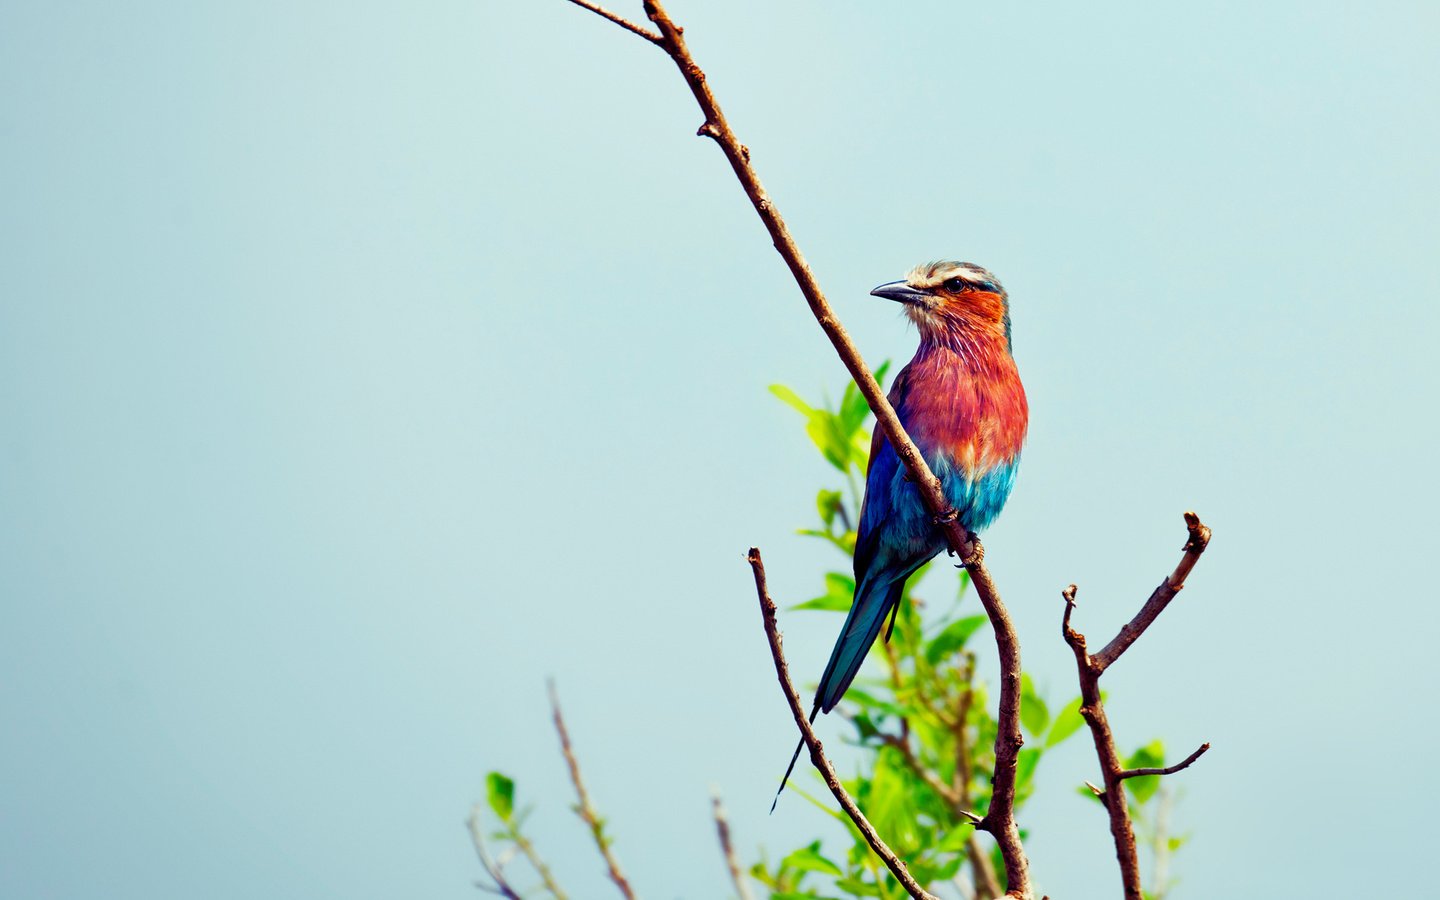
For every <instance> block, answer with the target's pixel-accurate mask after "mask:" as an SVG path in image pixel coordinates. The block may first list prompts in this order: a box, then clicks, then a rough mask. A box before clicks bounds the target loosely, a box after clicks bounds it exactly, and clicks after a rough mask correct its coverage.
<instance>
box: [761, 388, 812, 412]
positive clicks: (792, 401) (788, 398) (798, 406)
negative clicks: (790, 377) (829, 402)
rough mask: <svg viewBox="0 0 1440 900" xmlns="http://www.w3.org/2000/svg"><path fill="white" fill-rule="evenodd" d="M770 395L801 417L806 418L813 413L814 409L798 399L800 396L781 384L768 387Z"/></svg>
mask: <svg viewBox="0 0 1440 900" xmlns="http://www.w3.org/2000/svg"><path fill="white" fill-rule="evenodd" d="M770 393H772V394H774V395H775V396H777V397H779V398H780V399H781V400H782V401H783V402H784V403H785V404H786V405H787V406H789V407H790V408H791V409H794V410H795V411H796V412H798V413H800V414H801V415H805V416H808V415H810V414H811V413H813V412H815V407H813V406H811V405H810V404H808V403H806V402H805V401H804V400H801V399H800V395H799V394H797V393H795V392H794V391H792V390H791V389H790V388H788V387H786V386H785V385H783V384H772V385H770Z"/></svg>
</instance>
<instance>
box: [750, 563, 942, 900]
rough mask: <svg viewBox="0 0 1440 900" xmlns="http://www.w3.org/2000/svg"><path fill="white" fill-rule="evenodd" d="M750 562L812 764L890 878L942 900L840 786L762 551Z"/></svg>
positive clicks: (920, 895) (920, 897)
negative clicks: (795, 679)
mask: <svg viewBox="0 0 1440 900" xmlns="http://www.w3.org/2000/svg"><path fill="white" fill-rule="evenodd" d="M746 560H747V561H748V562H749V563H750V569H751V570H752V571H753V572H754V574H755V593H756V594H757V595H758V597H759V600H760V615H761V617H762V619H763V620H764V623H765V637H766V638H767V639H768V640H769V641H770V656H771V658H772V659H773V660H774V661H775V674H776V676H777V677H778V678H779V679H780V689H781V690H782V691H783V692H784V694H785V700H786V701H787V702H788V703H789V704H790V713H791V715H792V716H794V717H795V725H796V727H798V728H799V729H800V735H801V737H802V738H804V740H805V746H806V747H807V748H809V750H810V761H811V762H812V763H814V764H815V768H817V769H819V770H820V774H821V775H822V776H823V777H824V778H825V786H826V787H828V788H830V793H832V794H834V795H835V799H836V800H837V801H838V802H839V803H840V807H841V808H842V809H844V810H845V814H846V815H847V816H849V817H850V821H852V822H854V823H855V827H856V828H858V829H859V830H860V834H861V835H862V836H863V837H864V838H865V842H866V843H867V844H869V845H870V849H871V850H873V851H875V855H876V856H878V857H880V859H881V861H883V862H884V863H885V867H886V868H887V869H889V870H890V874H892V875H894V876H895V879H896V880H897V881H899V882H900V885H901V886H902V887H904V888H905V891H906V892H907V893H908V894H909V895H910V896H911V897H914V898H916V900H938V898H936V897H935V895H934V894H931V893H929V892H928V891H926V890H925V889H924V888H923V887H921V886H920V884H919V883H918V882H917V881H916V880H915V877H914V876H913V875H911V874H910V870H909V869H908V868H906V867H905V863H904V862H902V861H901V859H900V858H899V857H898V856H896V855H895V851H893V850H891V849H890V848H889V847H888V846H887V845H886V844H885V841H884V840H882V839H881V838H880V835H879V834H878V833H877V832H876V831H875V826H874V825H871V824H870V820H869V819H866V818H865V814H864V813H862V812H861V811H860V807H858V806H856V805H855V801H854V800H852V799H851V798H850V794H849V793H848V792H847V791H846V790H845V787H844V785H842V784H841V783H840V776H839V775H838V774H836V772H835V767H834V766H833V765H831V764H830V760H829V758H828V757H826V756H825V750H824V748H823V747H822V746H821V745H820V739H819V738H817V737H816V736H815V729H813V728H811V727H810V719H809V717H807V716H806V715H805V709H804V708H803V707H802V706H801V705H800V695H799V694H797V693H795V685H794V683H792V682H791V681H790V669H789V667H788V666H787V665H786V663H785V651H784V649H783V648H782V646H781V645H782V644H783V638H781V636H780V629H779V626H777V625H776V624H775V601H773V600H771V599H770V591H769V588H767V587H766V584H765V563H764V561H763V560H761V558H760V550H759V548H757V547H751V548H750V553H749V554H748V555H747V556H746Z"/></svg>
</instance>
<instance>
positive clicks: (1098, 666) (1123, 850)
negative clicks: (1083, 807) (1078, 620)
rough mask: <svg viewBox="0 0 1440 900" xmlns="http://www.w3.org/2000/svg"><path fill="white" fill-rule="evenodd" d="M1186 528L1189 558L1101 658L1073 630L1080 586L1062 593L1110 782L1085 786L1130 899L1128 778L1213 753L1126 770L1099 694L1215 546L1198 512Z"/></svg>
mask: <svg viewBox="0 0 1440 900" xmlns="http://www.w3.org/2000/svg"><path fill="white" fill-rule="evenodd" d="M1185 526H1186V528H1187V529H1188V531H1189V533H1190V538H1189V540H1188V541H1186V543H1185V547H1184V556H1182V557H1181V559H1180V564H1179V565H1178V566H1176V567H1175V571H1174V573H1173V574H1171V575H1170V576H1168V577H1167V578H1166V579H1165V580H1164V581H1163V582H1161V584H1160V586H1159V587H1157V588H1156V589H1155V591H1154V592H1153V593H1152V594H1151V595H1150V599H1149V600H1147V601H1145V606H1144V607H1143V608H1142V609H1141V610H1140V613H1139V614H1138V615H1136V616H1135V618H1134V619H1132V620H1131V621H1130V622H1129V624H1127V625H1126V626H1125V627H1124V628H1122V629H1121V630H1120V633H1119V634H1117V635H1116V636H1115V639H1114V640H1112V641H1111V642H1110V643H1109V644H1107V645H1106V646H1105V649H1104V650H1102V651H1100V653H1097V654H1095V655H1094V656H1091V655H1090V653H1089V652H1088V651H1087V650H1086V646H1085V635H1083V634H1081V633H1080V632H1078V631H1076V630H1075V629H1074V628H1072V627H1071V625H1070V619H1071V617H1072V615H1073V614H1074V612H1075V592H1076V587H1075V585H1073V584H1072V585H1070V586H1069V587H1067V588H1066V589H1065V590H1064V591H1063V592H1062V593H1061V596H1063V597H1064V598H1065V613H1064V616H1063V617H1062V618H1061V620H1060V632H1061V634H1062V635H1063V636H1064V638H1065V643H1067V644H1069V645H1070V649H1071V650H1072V651H1074V653H1075V668H1076V671H1077V672H1078V674H1079V678H1080V703H1081V705H1080V715H1081V716H1083V717H1084V718H1085V723H1086V724H1087V725H1089V726H1090V737H1091V739H1092V740H1093V741H1094V744H1095V754H1096V756H1098V757H1099V758H1100V771H1101V773H1102V774H1103V776H1104V783H1105V787H1104V788H1103V789H1101V788H1097V787H1096V786H1095V785H1093V784H1090V783H1089V782H1086V785H1087V786H1088V787H1089V788H1090V790H1091V791H1093V792H1094V793H1095V796H1096V797H1097V798H1099V800H1100V802H1101V803H1103V804H1105V809H1106V811H1107V812H1108V813H1109V815H1110V834H1111V837H1112V838H1113V839H1114V841H1115V859H1116V861H1117V862H1118V863H1119V864H1120V881H1121V884H1122V885H1123V887H1124V891H1125V900H1142V897H1143V893H1142V888H1141V883H1140V860H1139V857H1138V855H1137V854H1136V852H1135V827H1134V824H1133V823H1132V822H1131V821H1130V805H1129V802H1128V801H1127V800H1126V797H1125V787H1124V781H1125V779H1127V778H1134V777H1136V776H1140V775H1171V774H1174V773H1175V772H1178V771H1180V770H1181V769H1184V768H1186V767H1187V766H1189V765H1190V764H1191V763H1193V762H1195V760H1197V759H1199V758H1200V756H1201V754H1203V753H1204V752H1205V751H1206V750H1209V749H1210V745H1209V744H1202V745H1201V747H1200V749H1199V750H1196V751H1195V752H1194V753H1192V754H1190V756H1188V757H1187V758H1186V759H1185V760H1183V761H1182V762H1179V763H1176V764H1175V765H1173V766H1167V767H1166V768H1163V769H1126V768H1125V767H1124V765H1123V764H1122V763H1121V761H1120V753H1119V751H1118V750H1116V748H1115V734H1114V732H1112V731H1111V729H1110V720H1109V719H1108V718H1107V717H1106V715H1105V703H1104V700H1103V699H1102V698H1101V694H1100V676H1101V675H1102V674H1104V672H1105V669H1106V668H1107V667H1108V666H1109V665H1110V664H1111V663H1113V662H1114V661H1115V660H1116V659H1118V658H1119V657H1120V654H1122V653H1124V652H1125V650H1126V649H1127V648H1129V646H1130V645H1131V644H1133V643H1135V641H1136V640H1137V639H1138V638H1139V637H1140V635H1142V634H1144V633H1145V629H1147V628H1149V627H1150V624H1151V623H1152V622H1154V621H1155V618H1156V617H1157V616H1159V615H1160V613H1161V612H1163V611H1164V609H1165V607H1166V606H1167V605H1169V603H1170V601H1171V600H1173V599H1174V597H1175V595H1176V594H1177V593H1179V591H1180V589H1181V588H1183V587H1184V586H1185V579H1186V577H1187V576H1189V574H1190V570H1191V569H1193V568H1194V567H1195V562H1196V561H1197V560H1198V559H1199V558H1200V554H1201V553H1204V552H1205V547H1206V546H1207V545H1208V544H1209V542H1210V529H1209V528H1207V527H1205V525H1203V524H1201V522H1200V518H1199V517H1198V516H1196V515H1195V514H1194V513H1193V512H1187V513H1185Z"/></svg>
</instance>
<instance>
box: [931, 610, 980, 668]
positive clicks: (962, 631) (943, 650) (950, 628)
mask: <svg viewBox="0 0 1440 900" xmlns="http://www.w3.org/2000/svg"><path fill="white" fill-rule="evenodd" d="M987 621H989V620H988V619H986V618H985V617H984V616H966V617H965V618H963V619H957V620H955V621H954V622H951V623H950V624H949V625H946V626H945V628H944V629H943V630H941V632H940V633H939V634H937V635H935V637H933V638H931V639H930V643H929V645H928V646H926V648H925V661H926V662H928V663H930V665H932V666H933V665H937V664H938V663H939V662H940V660H942V659H945V658H946V657H948V656H951V655H952V654H954V653H955V652H956V651H958V650H960V649H962V648H964V646H965V642H966V641H968V640H970V636H971V635H973V634H974V633H975V632H977V631H979V630H980V628H981V627H982V626H984V625H985V623H986V622H987Z"/></svg>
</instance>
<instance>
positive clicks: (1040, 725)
mask: <svg viewBox="0 0 1440 900" xmlns="http://www.w3.org/2000/svg"><path fill="white" fill-rule="evenodd" d="M1020 722H1021V724H1023V725H1024V726H1025V730H1026V731H1028V732H1030V733H1031V734H1033V735H1036V736H1037V737H1038V736H1039V735H1042V734H1044V733H1045V729H1046V728H1047V727H1048V726H1049V725H1050V710H1048V709H1046V708H1045V701H1044V700H1042V699H1040V695H1039V694H1038V693H1036V691H1035V682H1034V681H1032V680H1031V679H1030V675H1029V673H1024V674H1022V675H1021V676H1020Z"/></svg>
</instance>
